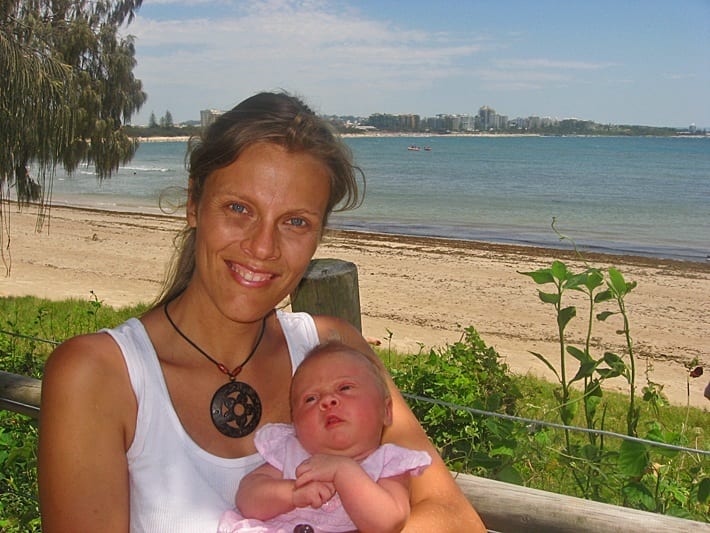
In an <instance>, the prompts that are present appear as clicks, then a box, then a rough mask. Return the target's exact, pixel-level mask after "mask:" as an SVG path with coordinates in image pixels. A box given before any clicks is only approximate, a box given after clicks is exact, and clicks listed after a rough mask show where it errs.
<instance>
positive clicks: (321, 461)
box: [296, 453, 360, 487]
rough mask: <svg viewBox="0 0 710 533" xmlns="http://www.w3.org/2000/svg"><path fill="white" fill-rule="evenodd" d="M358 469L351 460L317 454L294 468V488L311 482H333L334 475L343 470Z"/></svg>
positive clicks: (338, 456) (339, 456)
mask: <svg viewBox="0 0 710 533" xmlns="http://www.w3.org/2000/svg"><path fill="white" fill-rule="evenodd" d="M352 467H355V468H360V465H358V464H357V463H356V462H355V461H354V460H353V459H350V458H349V457H344V456H341V455H329V454H324V453H318V454H315V455H313V456H311V457H310V458H308V459H306V460H305V461H303V462H302V463H301V464H300V465H298V468H296V487H302V486H304V485H306V484H308V483H310V482H311V481H326V482H329V483H333V482H335V475H336V474H337V473H338V471H339V470H342V469H344V468H352Z"/></svg>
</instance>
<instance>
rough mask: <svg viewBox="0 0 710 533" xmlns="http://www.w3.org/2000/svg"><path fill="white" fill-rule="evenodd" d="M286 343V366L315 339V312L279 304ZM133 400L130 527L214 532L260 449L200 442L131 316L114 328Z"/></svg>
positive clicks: (173, 532)
mask: <svg viewBox="0 0 710 533" xmlns="http://www.w3.org/2000/svg"><path fill="white" fill-rule="evenodd" d="M277 318H278V320H279V322H280V324H281V328H282V330H283V332H284V336H285V337H286V342H287V343H288V350H289V353H290V355H291V368H292V372H293V371H294V370H295V369H296V367H298V365H299V364H300V363H301V361H302V360H303V357H304V356H305V354H306V352H308V350H310V349H311V348H312V347H314V346H315V345H316V344H318V342H319V341H318V332H317V330H316V326H315V322H314V321H313V318H312V317H311V316H310V315H308V314H306V313H286V312H282V311H277ZM105 331H106V332H108V333H109V334H110V335H111V336H112V337H113V339H114V340H115V341H116V343H117V344H118V346H119V347H120V349H121V352H122V353H123V357H124V358H125V360H126V366H127V367H128V374H129V376H130V379H131V385H132V387H133V391H134V392H135V395H136V399H137V401H138V415H137V419H136V433H135V437H134V439H133V443H132V444H131V447H130V448H129V449H128V452H127V454H126V457H127V459H128V472H129V480H130V519H131V531H132V532H151V533H152V532H170V533H179V532H185V533H196V532H198V533H203V532H212V531H217V525H218V522H219V518H220V516H221V515H222V513H223V512H224V511H225V510H227V509H231V508H232V507H233V506H234V495H235V494H236V491H237V487H238V486H239V482H240V481H241V479H242V477H243V476H244V475H245V474H247V473H249V472H250V471H252V470H253V469H254V468H256V467H257V466H259V465H260V464H261V463H263V462H264V461H263V459H262V458H261V456H260V455H258V454H253V455H249V456H247V457H241V458H238V459H225V458H223V457H217V456H215V455H212V454H210V453H207V452H206V451H205V450H203V449H202V448H200V447H199V446H198V445H197V444H196V443H195V442H194V441H193V440H192V439H191V438H190V436H189V435H188V434H187V432H186V431H185V429H184V428H183V427H182V425H181V424H180V420H179V419H178V416H177V413H176V412H175V409H173V405H172V403H171V401H170V396H169V394H168V389H167V386H166V384H165V380H164V378H163V373H162V370H161V368H160V363H159V362H158V357H157V354H156V353H155V349H154V348H153V345H152V344H151V342H150V338H149V337H148V334H147V332H146V331H145V329H144V327H143V324H142V323H141V322H140V321H139V320H137V319H135V318H132V319H130V320H128V321H127V322H125V323H124V324H122V325H120V326H118V327H117V328H115V329H112V330H105Z"/></svg>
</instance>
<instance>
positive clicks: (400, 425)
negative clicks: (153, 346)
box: [316, 316, 486, 533]
mask: <svg viewBox="0 0 710 533" xmlns="http://www.w3.org/2000/svg"><path fill="white" fill-rule="evenodd" d="M316 325H317V327H318V334H319V336H320V339H321V341H323V342H325V341H328V340H339V341H341V342H344V343H345V344H348V345H350V346H352V347H353V348H356V349H358V350H360V351H362V352H363V353H367V354H371V355H372V357H373V359H374V360H375V361H376V362H377V364H378V365H380V366H381V367H383V365H382V362H381V361H380V360H379V358H378V357H377V356H376V355H375V354H374V353H373V352H372V349H371V348H370V346H369V345H368V344H367V342H366V341H365V339H364V338H363V337H362V335H361V334H360V333H359V332H358V331H357V330H356V329H355V328H354V327H352V326H351V325H349V324H348V323H347V322H345V321H343V320H340V319H337V318H333V317H323V316H319V317H316ZM387 380H388V384H389V388H390V391H391V393H392V412H393V423H392V425H391V426H390V427H388V428H386V429H385V433H384V436H383V443H385V442H392V443H394V444H398V445H400V446H403V447H405V448H410V449H413V450H423V451H426V452H429V455H431V457H432V464H431V466H429V467H428V468H427V469H426V470H425V471H424V473H423V474H422V475H421V476H417V477H414V478H412V480H411V483H410V504H411V514H410V517H409V520H408V521H407V525H406V526H405V528H404V530H403V531H405V532H407V533H416V532H420V531H421V532H431V531H437V532H440V533H443V532H447V531H449V532H451V533H458V532H461V531H466V532H467V533H477V532H485V531H486V527H485V526H484V525H483V522H482V520H481V518H480V517H479V516H478V513H477V512H476V511H475V510H474V508H473V507H472V506H471V504H470V503H469V502H468V500H467V499H466V497H465V496H464V495H463V493H462V492H461V490H460V489H459V487H458V485H457V484H456V482H455V481H454V479H453V477H452V476H451V473H450V472H449V470H448V468H447V467H446V465H445V464H444V461H443V460H442V459H441V456H440V455H439V453H438V452H437V450H436V449H435V448H434V446H433V445H432V444H431V441H430V440H429V438H428V437H427V435H426V433H425V432H424V430H423V429H422V427H421V425H420V424H419V422H418V421H417V419H416V417H415V416H414V414H413V413H412V411H411V409H409V406H407V403H406V402H405V401H404V398H403V397H402V395H401V394H400V392H399V391H398V390H397V387H396V386H395V384H394V382H393V381H392V379H391V378H390V377H388V378H387Z"/></svg>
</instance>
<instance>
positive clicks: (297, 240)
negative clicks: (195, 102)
mask: <svg viewBox="0 0 710 533" xmlns="http://www.w3.org/2000/svg"><path fill="white" fill-rule="evenodd" d="M329 194H330V179H329V174H328V170H327V168H326V167H325V165H323V163H321V162H320V161H318V160H317V159H315V158H314V157H313V156H311V155H309V154H305V153H289V152H287V151H286V150H285V149H283V148H281V147H280V146H277V145H274V144H269V143H258V144H254V145H251V146H249V147H248V148H247V149H246V150H244V151H243V152H242V154H241V155H240V156H239V157H238V158H237V160H236V161H234V162H233V163H231V164H230V165H228V166H226V167H224V168H221V169H219V170H216V171H215V172H213V173H212V174H211V175H210V176H209V177H208V178H207V180H206V183H205V186H204V189H203V192H202V196H201V199H200V201H199V203H198V204H195V203H194V202H193V201H192V199H190V200H188V204H187V220H188V223H189V224H190V226H191V227H194V228H196V249H195V255H196V257H195V261H196V268H195V274H194V275H193V278H192V281H191V285H198V287H196V288H198V289H199V290H200V292H203V293H205V294H207V295H208V296H209V297H210V298H211V299H212V300H213V301H214V302H216V304H217V306H218V307H220V309H221V310H222V312H223V313H224V314H225V315H227V316H229V317H230V318H231V319H232V320H238V321H244V322H250V321H256V320H259V319H260V318H261V317H262V316H264V315H265V314H266V313H267V312H268V311H269V310H271V309H272V308H273V307H274V306H275V305H277V304H278V303H279V302H280V301H281V300H282V299H283V298H284V297H286V296H287V295H288V294H290V293H291V292H292V291H293V289H294V288H295V287H296V285H297V284H298V282H299V281H300V279H301V277H302V276H303V273H304V272H305V270H306V267H307V266H308V264H309V261H310V259H311V257H312V256H313V254H314V252H315V250H316V247H317V246H318V242H319V241H320V237H321V233H322V231H323V218H324V216H325V210H326V205H327V203H328V197H329Z"/></svg>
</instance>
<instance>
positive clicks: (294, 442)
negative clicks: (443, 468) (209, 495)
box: [218, 424, 431, 533]
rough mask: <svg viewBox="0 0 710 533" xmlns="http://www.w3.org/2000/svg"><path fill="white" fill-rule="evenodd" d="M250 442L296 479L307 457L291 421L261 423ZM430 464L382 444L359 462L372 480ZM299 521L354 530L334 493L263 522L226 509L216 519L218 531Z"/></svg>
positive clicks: (285, 532)
mask: <svg viewBox="0 0 710 533" xmlns="http://www.w3.org/2000/svg"><path fill="white" fill-rule="evenodd" d="M254 444H255V446H256V449H257V450H258V451H259V453H260V454H261V455H262V456H263V457H264V459H265V460H266V462H268V463H269V464H270V465H272V466H273V467H274V468H276V469H278V470H280V471H281V472H283V477H284V478H285V479H296V468H297V467H298V465H300V464H301V463H302V462H303V461H305V460H306V459H308V458H309V457H310V454H309V453H308V452H307V451H306V450H304V449H303V447H302V446H301V444H300V443H299V442H298V439H297V438H296V434H295V432H294V429H293V426H292V425H291V424H265V425H264V426H263V427H262V428H261V429H259V430H258V431H257V433H256V436H255V437H254ZM430 464H431V457H430V456H429V454H428V453H426V452H421V451H416V450H409V449H407V448H403V447H401V446H397V445H395V444H383V445H382V446H380V447H379V448H377V450H375V451H374V452H373V453H372V454H370V455H369V456H368V457H366V458H365V459H364V460H363V461H362V462H361V463H360V465H361V466H362V468H363V470H365V472H367V474H368V475H369V476H370V478H372V479H373V480H374V481H377V480H378V479H380V478H383V477H393V476H397V475H400V474H404V473H405V472H409V473H410V474H411V475H413V476H418V475H420V474H421V473H422V472H423V471H424V469H425V468H426V467H427V466H429V465H430ZM301 524H307V525H310V526H311V527H312V528H313V531H314V532H315V533H326V532H327V533H339V532H343V531H353V530H355V529H357V528H356V527H355V524H353V522H352V521H351V520H350V517H349V516H348V514H347V513H346V512H345V509H344V508H343V505H342V503H341V501H340V497H339V496H338V495H337V494H335V496H333V497H332V498H331V499H330V500H329V501H328V502H326V503H325V505H323V506H322V507H321V508H319V509H312V508H311V507H303V508H298V509H294V510H293V511H289V512H288V513H286V514H283V515H280V516H277V517H274V518H272V519H270V520H267V521H264V522H262V521H260V520H254V519H247V518H242V517H241V516H240V515H239V514H238V513H237V512H236V511H227V512H226V513H224V515H223V516H222V519H221V520H220V524H219V529H218V533H236V532H246V533H293V530H294V529H293V528H294V527H296V526H297V525H301Z"/></svg>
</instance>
